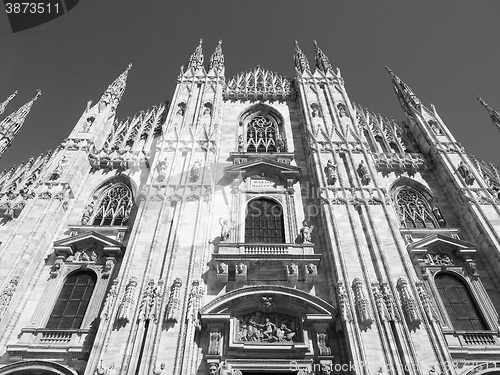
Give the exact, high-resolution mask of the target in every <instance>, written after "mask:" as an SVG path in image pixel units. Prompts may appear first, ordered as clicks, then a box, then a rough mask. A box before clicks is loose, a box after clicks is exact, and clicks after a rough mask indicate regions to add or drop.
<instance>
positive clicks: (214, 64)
mask: <svg viewBox="0 0 500 375" xmlns="http://www.w3.org/2000/svg"><path fill="white" fill-rule="evenodd" d="M208 69H209V70H210V69H213V70H215V71H217V72H221V71H222V70H223V69H224V55H223V54H222V40H219V44H217V47H215V51H214V53H213V54H212V57H210V65H209V67H208Z"/></svg>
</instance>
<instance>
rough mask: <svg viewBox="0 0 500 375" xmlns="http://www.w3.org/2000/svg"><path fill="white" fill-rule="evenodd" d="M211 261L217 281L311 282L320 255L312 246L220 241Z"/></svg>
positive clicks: (314, 276)
mask: <svg viewBox="0 0 500 375" xmlns="http://www.w3.org/2000/svg"><path fill="white" fill-rule="evenodd" d="M212 260H213V263H214V266H215V270H216V273H217V280H218V281H220V282H228V281H236V282H238V281H239V282H246V281H255V280H268V281H288V282H296V281H299V280H300V281H304V282H314V281H315V280H316V276H317V275H318V271H317V269H318V266H319V263H320V261H321V254H316V253H315V252H314V244H312V243H303V244H292V243H277V244H273V243H226V242H221V243H220V244H219V245H218V246H217V247H216V249H215V252H214V253H213V254H212Z"/></svg>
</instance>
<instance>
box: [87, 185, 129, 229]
mask: <svg viewBox="0 0 500 375" xmlns="http://www.w3.org/2000/svg"><path fill="white" fill-rule="evenodd" d="M131 208H132V192H131V191H130V189H129V188H128V186H126V185H125V184H123V183H118V184H114V185H112V186H110V187H109V188H108V189H106V190H105V191H104V192H103V194H102V196H101V199H100V201H99V205H98V206H97V209H96V210H95V211H94V215H93V220H92V225H101V226H106V225H125V224H126V223H127V220H128V217H129V214H130V209H131Z"/></svg>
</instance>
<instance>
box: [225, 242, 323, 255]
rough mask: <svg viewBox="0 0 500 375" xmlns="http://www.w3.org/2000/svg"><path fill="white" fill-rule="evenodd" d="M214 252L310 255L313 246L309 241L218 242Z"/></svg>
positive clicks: (226, 253) (312, 253)
mask: <svg viewBox="0 0 500 375" xmlns="http://www.w3.org/2000/svg"><path fill="white" fill-rule="evenodd" d="M216 254H219V255H221V256H222V255H229V256H232V255H233V256H234V255H243V256H244V255H247V256H251V255H270V256H273V255H276V256H280V255H281V256H283V255H285V256H286V255H291V256H312V255H314V247H313V244H311V243H306V244H283V243H280V244H272V243H220V244H219V246H218V250H217V251H216Z"/></svg>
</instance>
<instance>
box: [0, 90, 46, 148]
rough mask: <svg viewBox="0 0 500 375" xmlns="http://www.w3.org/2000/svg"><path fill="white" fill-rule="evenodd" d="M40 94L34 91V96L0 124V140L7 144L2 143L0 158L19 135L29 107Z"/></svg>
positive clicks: (38, 91)
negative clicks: (3, 139) (5, 141)
mask: <svg viewBox="0 0 500 375" xmlns="http://www.w3.org/2000/svg"><path fill="white" fill-rule="evenodd" d="M41 94H42V91H41V90H36V94H35V96H34V97H33V98H32V99H31V100H30V101H29V102H28V103H26V104H25V105H23V106H22V107H21V108H19V109H18V110H17V111H16V112H13V113H11V114H10V115H9V116H7V117H6V118H5V119H3V121H2V122H0V134H1V135H2V136H1V138H6V139H7V140H8V142H7V143H3V144H2V145H1V146H0V156H1V155H2V154H3V152H4V151H5V150H6V148H7V147H8V146H9V145H10V143H11V142H12V139H13V138H14V137H15V136H16V135H17V133H19V130H20V129H21V126H23V124H24V120H26V116H28V113H29V112H30V110H31V106H32V105H33V103H34V102H35V100H37V99H38V97H39V96H40V95H41Z"/></svg>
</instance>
